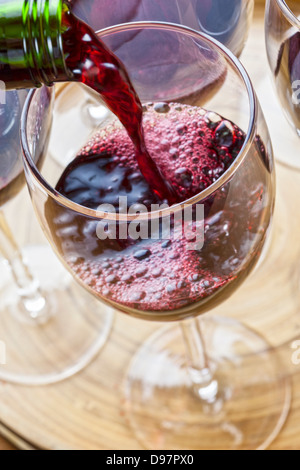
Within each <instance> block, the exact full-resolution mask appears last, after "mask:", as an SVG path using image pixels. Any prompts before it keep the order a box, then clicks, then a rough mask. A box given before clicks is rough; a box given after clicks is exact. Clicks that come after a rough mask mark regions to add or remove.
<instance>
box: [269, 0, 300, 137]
mask: <svg viewBox="0 0 300 470" xmlns="http://www.w3.org/2000/svg"><path fill="white" fill-rule="evenodd" d="M265 30H266V45H267V53H268V59H269V64H270V68H271V72H272V77H273V81H274V83H275V86H276V90H277V94H278V96H279V99H280V103H281V106H282V109H283V111H284V113H285V115H286V117H287V119H288V121H289V123H290V124H291V125H292V127H293V128H294V129H295V130H296V132H297V133H298V135H299V136H300V5H299V2H298V1H297V0H296V1H295V0H288V1H284V0H268V2H267V6H266V22H265Z"/></svg>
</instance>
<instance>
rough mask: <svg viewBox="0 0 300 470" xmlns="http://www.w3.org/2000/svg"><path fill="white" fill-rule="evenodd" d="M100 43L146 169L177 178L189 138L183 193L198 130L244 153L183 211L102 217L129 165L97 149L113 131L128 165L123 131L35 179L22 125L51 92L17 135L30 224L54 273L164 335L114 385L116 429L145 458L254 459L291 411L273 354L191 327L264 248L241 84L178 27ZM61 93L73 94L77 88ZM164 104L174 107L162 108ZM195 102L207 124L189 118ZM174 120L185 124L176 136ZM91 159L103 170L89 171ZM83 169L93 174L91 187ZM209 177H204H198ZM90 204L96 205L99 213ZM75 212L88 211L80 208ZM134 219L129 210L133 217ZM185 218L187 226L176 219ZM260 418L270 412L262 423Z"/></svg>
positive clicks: (222, 58)
mask: <svg viewBox="0 0 300 470" xmlns="http://www.w3.org/2000/svg"><path fill="white" fill-rule="evenodd" d="M99 35H100V37H101V38H102V39H103V40H105V42H106V43H107V44H108V46H110V44H112V43H113V42H115V41H116V40H117V41H119V43H120V44H123V46H122V47H120V49H119V56H120V59H121V60H122V61H123V63H124V64H125V66H126V67H127V70H128V72H129V74H130V76H131V78H132V81H133V84H134V86H135V88H136V90H137V91H138V93H139V96H140V98H141V100H142V102H143V103H144V109H145V115H144V127H145V133H146V142H148V145H149V146H151V148H152V149H153V148H154V150H155V151H152V155H153V157H154V156H155V154H156V158H157V162H158V164H159V162H161V161H162V160H163V157H162V156H161V155H164V158H168V159H169V160H168V161H169V163H168V165H165V167H164V168H165V171H166V169H169V171H171V170H172V167H173V166H174V171H175V168H177V167H178V164H179V165H180V161H182V158H183V157H182V156H181V157H180V155H179V153H178V152H174V151H173V150H174V149H173V147H172V145H180V144H179V143H178V141H180V142H181V140H180V139H184V138H185V133H186V132H187V129H190V127H188V126H189V125H190V126H194V128H193V129H194V130H193V134H191V135H193V137H191V136H190V134H189V133H187V138H188V144H187V146H185V147H184V148H183V147H182V148H181V146H180V147H178V149H179V148H180V149H181V150H182V151H184V150H185V151H186V152H187V153H186V154H185V159H187V162H189V161H190V166H189V168H187V167H185V168H184V171H183V169H182V168H179V171H177V170H176V171H175V176H174V175H173V176H174V178H179V180H178V179H176V181H177V183H178V181H179V183H178V184H180V185H181V187H182V191H186V190H188V188H189V187H190V184H192V181H193V179H192V178H191V172H192V171H196V170H197V168H198V167H197V163H198V165H200V163H199V161H200V160H199V156H197V154H196V151H195V150H194V151H193V150H192V148H193V145H196V144H194V143H193V142H192V141H191V140H192V139H193V138H196V142H200V144H201V142H203V140H202V139H203V138H204V136H205V135H206V134H205V132H203V130H201V128H200V131H199V132H198V131H197V130H196V131H195V129H197V126H198V123H202V124H201V125H203V122H205V123H206V124H205V125H206V126H207V129H208V128H209V129H210V131H207V132H210V133H213V134H211V135H214V136H215V138H217V141H218V142H219V144H218V145H219V147H218V152H219V151H220V152H221V153H220V155H223V156H225V159H226V157H227V158H229V160H230V158H231V157H233V154H232V155H231V156H230V154H229V153H228V152H229V151H228V146H229V147H230V146H232V145H233V142H237V140H238V139H239V138H238V136H241V135H243V136H244V138H243V146H242V148H240V151H238V152H236V154H235V157H236V159H235V160H234V162H233V163H232V164H231V165H230V166H229V168H228V170H227V171H226V172H225V173H223V174H222V175H221V176H220V178H219V179H216V180H215V182H214V183H213V184H212V185H211V186H205V185H204V186H202V187H201V186H200V187H199V191H198V194H196V195H195V196H193V197H190V198H189V199H187V200H186V201H185V203H182V204H177V205H175V206H173V207H171V208H170V207H168V206H167V207H166V206H164V207H159V208H157V207H156V208H155V209H153V208H152V211H150V212H149V211H147V208H146V210H145V207H144V209H141V206H140V205H139V206H138V207H139V208H140V209H139V210H138V212H140V214H139V215H138V216H137V213H132V212H129V213H127V212H126V211H127V207H124V205H123V207H121V206H120V208H119V211H115V212H114V211H113V210H112V209H114V206H112V204H115V197H116V196H117V195H118V191H117V192H114V188H115V186H114V184H115V185H119V184H120V185H121V183H120V178H121V176H122V175H123V174H124V172H125V169H124V168H126V162H127V158H128V157H125V156H124V157H123V158H121V159H120V160H119V157H120V154H119V153H118V152H117V153H116V156H115V157H113V158H112V160H110V159H109V155H108V154H107V152H106V150H105V149H106V148H108V147H106V144H105V142H106V138H107V136H108V135H110V133H111V132H112V134H111V135H112V136H114V135H115V134H114V132H120V133H121V134H118V135H121V136H123V137H121V141H122V146H123V147H122V148H123V151H124V152H125V154H126V149H127V150H128V145H129V144H128V139H127V140H126V134H125V131H122V129H121V128H120V127H118V123H117V122H115V123H114V124H108V126H107V127H106V129H105V130H103V129H102V128H101V127H100V128H99V127H97V126H96V125H93V124H92V123H90V133H89V136H90V137H89V140H88V141H87V142H86V145H85V147H84V149H83V150H82V149H81V148H80V147H78V148H77V150H76V151H75V153H74V154H73V157H75V156H76V155H77V154H79V155H80V156H78V158H77V159H76V160H74V161H73V162H72V164H71V165H70V166H68V168H67V169H66V170H65V171H64V173H63V174H62V173H61V171H56V173H53V172H50V171H48V170H47V168H46V167H44V168H43V171H42V172H40V171H39V170H38V168H37V166H36V165H35V163H34V154H35V141H36V139H37V137H38V134H36V133H34V132H32V126H33V123H34V122H35V121H36V113H35V109H36V107H37V106H38V104H39V103H40V101H41V100H44V99H45V98H46V99H48V100H51V95H52V94H53V91H50V92H48V91H47V90H45V89H40V90H37V91H35V92H33V93H31V95H30V98H29V100H28V101H27V106H26V108H25V109H24V113H23V118H22V131H21V134H22V147H23V153H24V165H25V170H26V177H27V182H28V186H29V190H30V194H31V198H32V202H33V205H34V207H35V210H36V214H37V216H38V219H39V222H40V224H41V226H42V227H43V230H44V232H45V234H46V236H47V237H48V240H49V241H50V243H51V245H52V247H53V249H54V250H55V252H56V253H57V255H58V256H59V258H60V259H61V261H62V262H63V263H64V265H65V266H67V267H68V269H69V270H70V272H71V273H72V274H73V275H74V276H75V278H76V279H77V280H78V282H79V284H80V285H82V286H84V287H85V288H86V289H87V290H88V291H89V292H91V293H92V294H94V295H95V296H96V298H98V299H99V300H100V301H101V302H104V303H105V304H107V305H110V306H112V307H113V308H115V309H117V310H119V311H121V312H123V313H125V314H128V315H132V316H135V317H137V318H141V319H145V320H152V321H161V322H172V323H169V324H168V326H166V327H164V328H163V329H161V330H159V331H158V332H157V333H156V334H155V335H154V336H152V337H151V338H149V339H148V340H147V341H146V343H145V344H143V346H142V347H141V348H140V350H139V351H138V352H137V353H136V355H135V357H134V358H133V360H132V363H131V365H130V367H129V371H128V374H127V377H126V379H125V385H124V392H125V411H126V417H127V419H128V422H129V423H130V425H131V427H132V429H133V431H134V433H135V435H136V437H137V438H138V439H139V441H140V442H141V443H142V444H143V445H144V446H145V447H148V448H151V449H185V448H188V449H215V448H217V449H219V448H225V449H262V448H265V447H267V446H268V445H269V444H270V442H272V440H273V439H274V438H275V437H276V435H277V434H278V432H279V431H280V429H281V427H282V425H283V423H284V422H285V418H286V416H287V412H288V409H289V405H290V389H289V385H288V382H287V381H286V379H285V377H284V374H283V372H282V369H281V366H280V360H279V358H278V356H277V353H276V351H275V350H274V349H272V347H271V346H270V345H269V344H268V342H267V340H266V339H265V338H264V337H263V336H262V335H260V334H258V333H256V332H254V331H253V330H251V329H250V328H248V327H247V326H245V325H243V324H241V323H239V322H237V321H234V320H231V319H226V318H217V317H213V316H210V315H208V316H205V315H204V316H203V317H201V318H200V319H199V320H197V318H196V317H198V316H199V315H201V314H204V313H206V312H208V311H210V310H211V309H213V308H214V307H215V306H217V305H219V304H220V303H221V302H223V301H225V299H227V298H228V297H230V296H231V294H233V293H234V291H235V290H236V289H237V288H238V286H239V285H240V284H241V283H242V282H243V280H244V279H246V278H247V277H248V275H249V274H250V272H251V271H252V269H253V268H254V266H255V265H256V263H257V261H258V260H259V258H260V255H261V252H262V250H263V248H264V245H265V241H266V239H267V237H268V232H269V228H270V224H271V220H272V214H273V207H274V197H275V180H274V177H275V175H274V163H273V154H272V146H271V142H270V138H269V134H268V130H267V126H266V123H265V120H264V116H263V114H262V111H261V109H260V106H259V103H258V100H257V98H256V95H255V92H254V90H253V87H252V84H251V82H250V80H249V77H248V75H247V73H246V72H245V70H244V68H243V67H242V65H241V64H240V62H239V61H238V59H236V58H235V57H234V56H233V55H232V54H231V53H230V52H229V51H228V50H227V49H226V48H224V47H223V46H222V45H220V44H219V43H218V42H216V41H215V40H213V39H211V38H209V37H208V36H206V35H204V34H200V33H197V32H195V31H193V30H191V29H189V28H186V27H182V26H177V25H171V24H162V23H155V22H154V23H151V22H142V23H136V24H135V23H128V24H125V25H119V26H115V27H112V28H109V29H107V30H105V31H102V32H100V33H99ZM141 40H143V41H144V42H145V43H147V44H148V45H149V47H147V49H146V50H144V53H143V55H140V54H138V53H137V54H136V55H132V53H131V52H132V50H138V47H137V46H138V43H139V42H140V41H141ZM162 44H164V47H163V48H162V47H161V45H162ZM135 46H136V47H137V49H136V48H135ZM159 46H160V54H158V48H159ZM146 64H147V65H148V66H147V67H146ZM145 70H146V71H147V73H144V71H145ZM158 70H159V71H160V73H159V74H158ZM71 86H72V87H73V91H74V87H76V85H74V84H73V85H71ZM69 91H70V93H71V94H72V89H70V90H69ZM49 93H50V95H49ZM74 96H76V104H77V107H78V109H79V111H78V110H77V111H78V112H80V109H81V107H82V105H83V103H82V102H81V99H83V100H85V99H87V98H86V97H84V95H77V94H75V95H74ZM79 96H80V98H79ZM162 96H163V97H164V100H165V102H164V103H162V102H161V97H162ZM150 98H151V102H149V100H150ZM174 100H176V104H171V102H172V101H174ZM74 102H75V101H74ZM203 102H205V103H206V108H207V109H208V110H209V111H204V110H203V108H201V106H202V103H203ZM191 105H192V107H191ZM59 106H61V103H60V105H59ZM54 108H55V107H54ZM77 111H76V110H73V114H74V115H75V114H76V112H77ZM169 113H171V114H170V118H169V117H168V116H169ZM174 113H175V114H174ZM176 113H177V114H176ZM181 113H183V114H181ZM189 113H190V114H189ZM55 115H57V112H56V113H55V112H54V116H55ZM157 116H160V117H157ZM174 116H175V117H174ZM180 116H184V117H185V119H186V121H185V125H182V124H181V123H180V122H181V121H180V119H182V118H181V117H180ZM189 116H191V117H189ZM221 116H224V117H225V119H226V120H227V121H224V119H222V118H221ZM43 118H44V119H46V115H44V117H43ZM54 119H55V118H54ZM75 119H76V118H75ZM158 119H162V120H161V121H159V120H158ZM164 119H170V122H169V124H168V126H167V130H166V129H165V131H163V130H162V128H161V127H160V124H159V123H160V122H162V123H165V122H166V121H164ZM178 120H179V121H178ZM190 120H192V122H191V123H190ZM178 122H179V124H178ZM170 123H171V124H170ZM172 123H174V124H172ZM225 123H227V124H225ZM230 123H231V124H230ZM232 123H235V126H238V127H235V126H234V124H232ZM163 125H164V124H163ZM67 126H68V129H69V128H72V121H69V122H65V125H64V126H62V125H60V126H55V125H54V128H53V129H54V132H53V133H52V135H51V139H50V140H51V141H53V142H52V143H53V148H55V142H57V141H61V140H62V139H63V138H65V135H66V134H65V127H67ZM219 126H220V127H219ZM174 129H175V130H174ZM222 129H223V131H222ZM234 129H235V130H234ZM238 129H240V130H238ZM174 132H175V133H177V134H176V137H175V140H174V141H173V137H174ZM241 133H243V134H241ZM76 134H77V131H76ZM147 136H148V137H147ZM180 136H181V137H180ZM216 136H217V137H216ZM112 138H113V137H112ZM119 138H120V137H119ZM199 138H200V140H199ZM210 138H211V137H210ZM74 139H75V142H78V140H76V139H77V136H75V135H73V136H71V135H70V136H69V138H68V142H69V145H70V147H71V148H72V149H74ZM123 139H124V141H123ZM168 139H169V140H168ZM170 139H172V142H171V148H170V146H169V143H170V142H169V141H170ZM197 139H198V141H197ZM220 139H221V140H220ZM116 140H118V138H113V141H112V145H113V146H114V145H115V142H116ZM175 141H176V142H175ZM109 142H110V141H109ZM78 143H79V142H78ZM109 145H110V144H109ZM153 146H154V147H153ZM226 146H227V150H226ZM101 148H102V150H101ZM110 148H111V147H110ZM194 148H195V147H194ZM231 148H232V147H231ZM74 150H75V149H74ZM169 151H170V153H169ZM101 152H103V153H102V154H101ZM194 152H195V153H194ZM224 152H225V153H224ZM100 154H101V155H102V157H103V158H104V160H103V163H99V162H100V160H99V158H100V156H99V155H100ZM166 154H168V155H169V156H168V157H166ZM89 157H90V158H89ZM211 157H212V158H214V157H215V158H217V155H216V154H215V153H213V154H211ZM107 159H108V160H107ZM189 159H190V160H189ZM229 160H228V161H229ZM46 161H48V159H47V160H46ZM224 161H225V160H224ZM95 162H96V163H95ZM97 162H98V163H97ZM101 162H102V160H101ZM78 165H80V166H78ZM85 165H87V166H86V167H85ZM95 165H98V170H99V168H100V170H101V169H102V170H101V171H104V174H101V175H100V176H101V177H99V173H97V171H98V170H96V166H95ZM101 165H104V167H103V166H101ZM195 165H196V166H195ZM103 168H105V170H103ZM214 168H215V167H214ZM215 169H216V168H215ZM73 171H74V172H75V173H76V174H75V173H74V174H73V173H72V172H73ZM105 171H106V172H107V174H106V173H105ZM128 171H129V173H126V172H125V176H126V175H127V176H126V178H125V180H126V181H127V183H126V186H120V188H122V191H121V190H120V193H119V194H122V195H124V193H123V190H124V188H127V189H126V191H127V192H128V197H129V198H133V202H134V203H135V202H140V201H139V200H138V201H136V199H135V197H134V190H135V189H136V190H137V191H138V194H139V191H140V192H142V194H144V192H143V191H142V189H141V188H143V183H142V181H141V179H140V178H141V177H140V175H139V173H137V172H136V170H131V169H130V168H129V169H128ZM210 171H211V170H210V168H209V167H207V168H205V174H206V175H209V174H211V173H209V172H210ZM69 175H70V178H69ZM125 180H124V181H125ZM58 181H59V183H58ZM122 181H123V180H122ZM128 181H130V182H131V183H130V184H129V183H128ZM124 184H125V183H124ZM128 185H129V186H128ZM130 185H132V186H130ZM135 185H137V186H135ZM117 187H118V186H117ZM130 187H132V188H133V189H132V191H130V190H129V189H128V188H130ZM67 194H68V195H69V197H67ZM97 194H98V195H99V194H101V195H102V196H101V197H103V198H104V200H105V203H106V205H105V206H103V205H102V206H101V207H98V205H99V204H98V202H97V203H96V199H97V197H96V195H97ZM146 194H147V195H148V196H147V197H149V193H148V192H147V191H146ZM144 197H145V196H144ZM93 198H96V199H93ZM84 199H85V200H86V201H88V202H87V203H86V204H85V205H81V204H80V202H79V201H83V200H84ZM100 199H101V198H100ZM111 201H113V202H111ZM122 201H123V200H122ZM109 202H110V206H109V207H107V203H109ZM145 204H146V203H145ZM133 207H135V210H136V211H137V206H136V204H133ZM198 208H199V213H198ZM124 209H125V210H126V211H125V212H124ZM186 211H187V212H186ZM186 213H189V214H190V215H191V214H192V219H185V214H186ZM195 214H196V218H195V219H194V216H195ZM182 221H184V224H183V223H182ZM137 227H139V229H138V228H137ZM182 227H184V228H185V229H186V230H184V231H183V233H182ZM137 232H139V233H140V235H139V236H137V237H136V236H135V235H134V234H135V233H137ZM141 233H142V234H143V236H142V235H141ZM195 233H196V238H195ZM150 234H151V236H150ZM198 235H199V236H198ZM256 295H259V292H258V293H256ZM243 313H244V314H245V311H243ZM174 322H180V323H177V324H176V323H174ZM266 406H268V407H269V410H270V412H269V413H262V409H263V408H265V407H266Z"/></svg>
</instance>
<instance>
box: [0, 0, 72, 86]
mask: <svg viewBox="0 0 300 470" xmlns="http://www.w3.org/2000/svg"><path fill="white" fill-rule="evenodd" d="M68 9H69V5H68V3H67V2H65V1H64V0H0V81H1V83H2V85H3V84H4V85H5V88H6V90H10V89H18V88H34V87H40V86H41V85H43V84H45V85H47V86H51V85H53V83H54V82H58V81H67V80H70V79H72V72H71V71H70V70H69V68H68V67H67V65H66V61H65V55H64V41H63V32H64V31H65V29H66V28H67V26H64V24H63V14H64V13H66V12H67V11H68Z"/></svg>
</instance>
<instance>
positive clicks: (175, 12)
mask: <svg viewBox="0 0 300 470" xmlns="http://www.w3.org/2000/svg"><path fill="white" fill-rule="evenodd" d="M253 5H254V2H253V0H179V1H178V0H116V1H115V2H114V8H112V6H111V2H110V1H109V0H73V1H72V9H73V12H74V13H75V14H76V15H77V16H78V17H80V18H81V19H83V20H84V21H86V22H87V23H88V24H89V25H90V26H91V27H92V28H93V29H94V30H95V31H96V30H100V29H104V28H107V27H109V26H114V25H117V24H121V23H129V22H136V21H163V22H168V23H176V24H181V25H184V26H188V27H189V28H193V29H195V30H197V31H202V32H204V33H206V34H209V35H210V36H212V37H213V38H215V39H217V40H218V41H220V42H222V43H223V44H224V45H225V46H227V47H228V48H229V49H230V50H231V51H232V52H233V53H234V54H235V55H237V56H239V55H240V54H241V52H242V50H243V48H244V45H245V42H246V39H247V36H248V32H249V27H250V24H251V20H252V14H253Z"/></svg>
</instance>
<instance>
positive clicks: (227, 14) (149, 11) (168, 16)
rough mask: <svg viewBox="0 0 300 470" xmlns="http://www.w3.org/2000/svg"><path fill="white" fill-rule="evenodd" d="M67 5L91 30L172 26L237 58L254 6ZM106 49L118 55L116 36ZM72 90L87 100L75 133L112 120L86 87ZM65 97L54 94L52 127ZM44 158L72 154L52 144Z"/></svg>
mask: <svg viewBox="0 0 300 470" xmlns="http://www.w3.org/2000/svg"><path fill="white" fill-rule="evenodd" d="M71 3H72V11H73V12H74V13H75V14H76V15H77V16H78V17H79V18H81V19H83V20H84V21H86V22H87V23H88V24H89V25H90V26H92V28H93V29H94V30H95V31H96V30H100V29H104V28H107V27H109V26H113V25H117V24H121V23H128V22H135V21H164V22H169V23H177V24H182V25H185V26H188V27H190V28H193V29H195V30H199V31H203V32H204V33H206V34H209V35H211V36H212V37H214V38H215V39H217V40H219V41H221V42H222V43H223V44H225V45H226V46H227V47H228V48H229V49H230V50H231V51H232V52H233V53H234V54H235V55H237V56H239V55H240V54H241V53H242V51H243V48H244V45H245V43H246V40H247V37H248V33H249V28H250V25H251V20H252V16H253V5H254V2H253V0H209V1H207V0H115V1H114V7H113V8H112V5H111V1H110V0H75V1H74V0H73V1H72V2H71ZM110 47H111V49H112V50H113V52H115V53H116V54H117V55H118V54H119V48H120V47H122V44H121V43H119V41H118V39H117V38H116V40H115V41H113V42H111V44H110ZM135 47H136V48H138V50H139V51H141V53H142V51H143V49H145V48H147V44H144V43H143V42H142V41H140V42H139V43H136V44H135ZM132 52H133V54H135V53H136V51H132ZM76 90H77V93H80V94H83V93H85V94H87V95H88V94H89V97H88V96H86V98H85V99H84V100H82V103H84V104H83V105H82V110H81V114H78V116H77V120H76V121H75V120H74V119H73V122H74V125H75V126H77V127H78V129H80V128H81V129H84V128H88V127H89V124H88V122H89V121H90V120H92V121H95V123H96V124H97V125H98V126H100V125H102V127H105V126H106V125H107V123H108V121H109V120H110V119H111V118H112V116H111V114H110V113H109V111H108V110H107V108H106V107H105V106H104V105H103V106H99V97H98V96H96V97H95V95H94V92H93V91H92V90H90V89H81V90H79V88H78V86H77V87H76ZM70 96H71V94H70V88H69V87H68V88H67V89H66V88H65V87H62V88H61V89H60V91H59V95H57V99H58V100H59V101H60V102H62V103H63V105H62V108H63V109H60V111H59V113H58V115H57V118H56V119H55V120H54V122H55V125H57V126H59V125H60V123H61V122H63V121H64V120H65V119H68V118H69V113H71V112H72V108H73V101H72V100H71V99H70ZM68 99H70V101H69V105H68ZM86 130H87V129H86ZM79 134H81V136H82V139H83V140H84V136H83V133H82V132H81V133H80V131H79ZM50 154H51V156H52V157H53V158H55V159H56V161H57V163H58V164H60V165H62V166H66V165H67V164H68V163H69V162H70V160H68V157H69V155H72V150H70V148H69V144H67V143H65V142H61V143H60V152H59V153H57V146H56V148H54V149H53V150H52V148H50Z"/></svg>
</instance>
